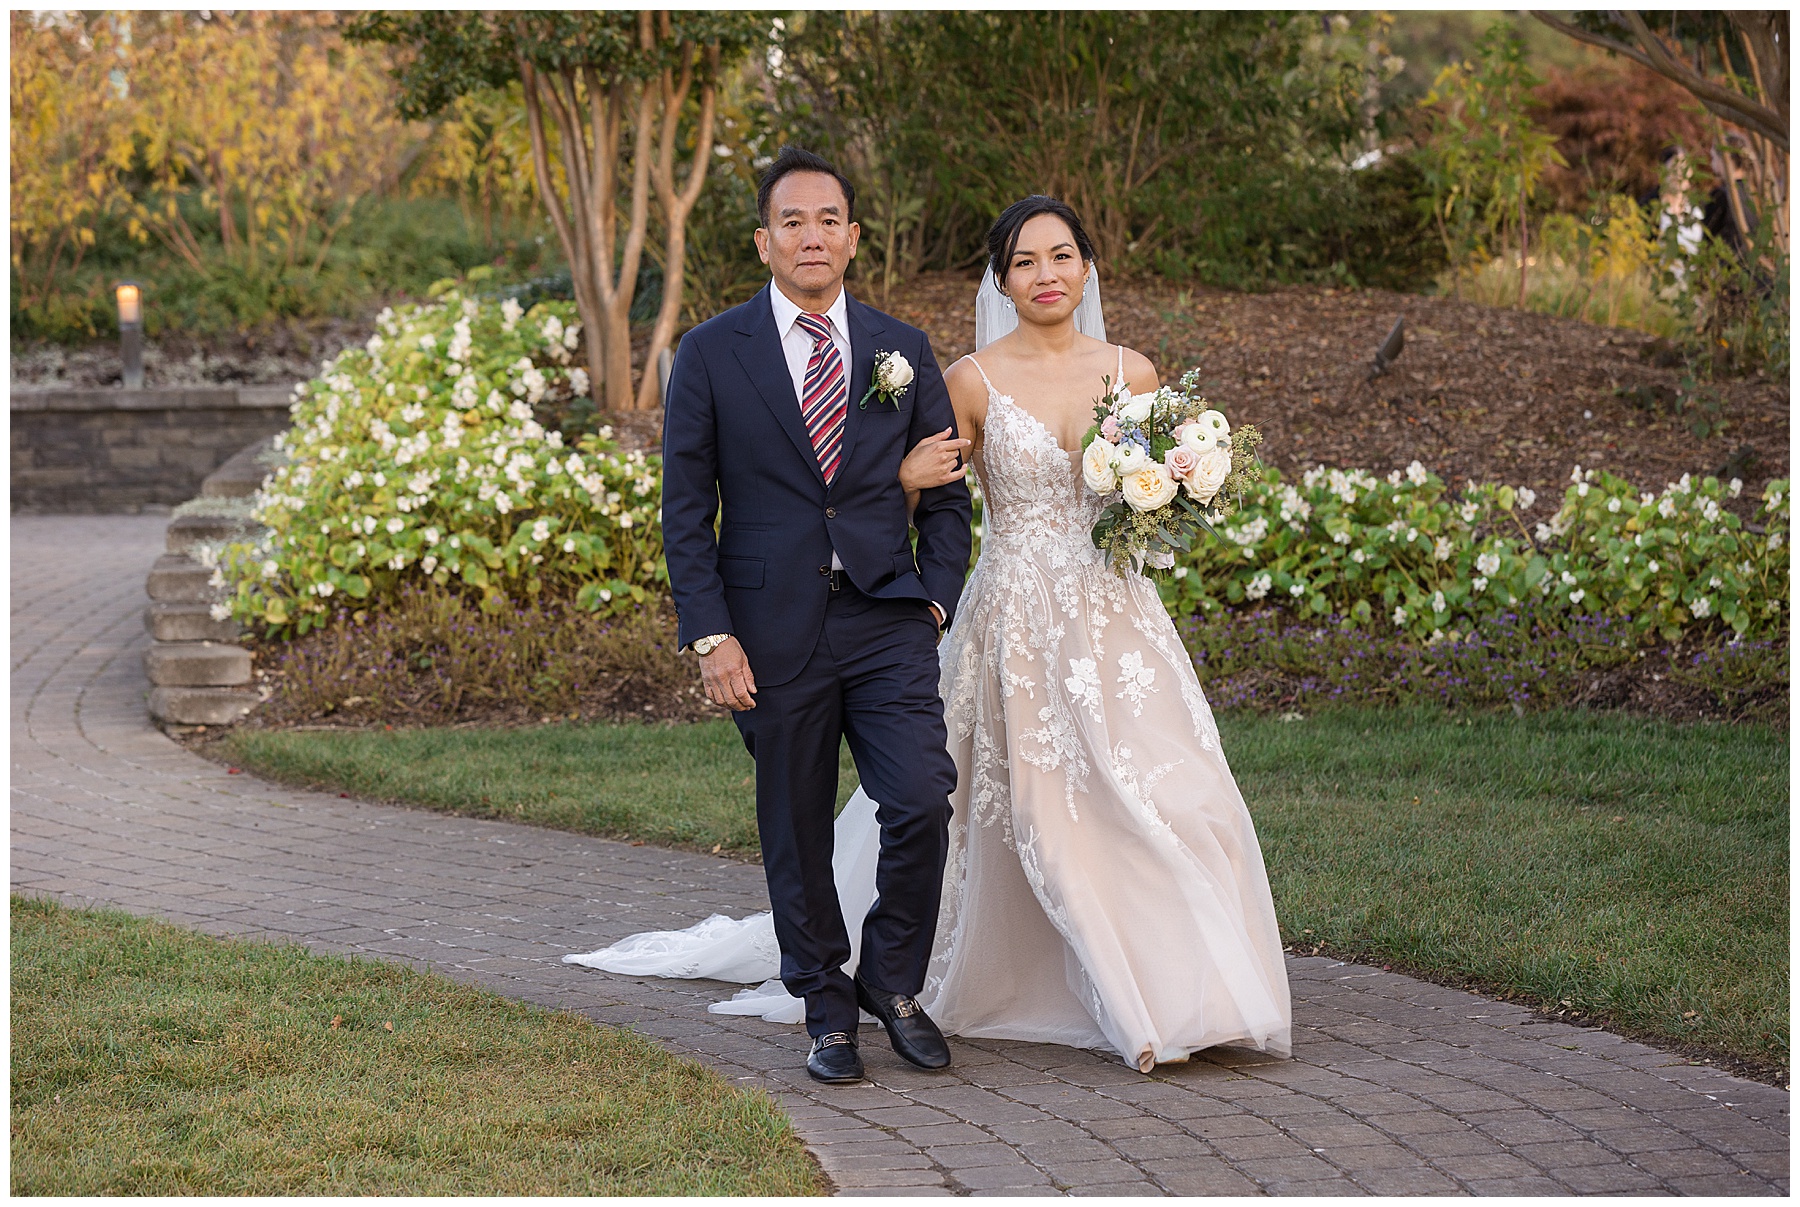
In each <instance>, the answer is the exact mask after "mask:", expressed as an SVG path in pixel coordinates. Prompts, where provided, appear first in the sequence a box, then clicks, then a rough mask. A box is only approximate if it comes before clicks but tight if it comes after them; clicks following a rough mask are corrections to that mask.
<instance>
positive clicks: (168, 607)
mask: <svg viewBox="0 0 1800 1207" xmlns="http://www.w3.org/2000/svg"><path fill="white" fill-rule="evenodd" d="M144 627H145V628H146V629H149V630H150V636H152V637H154V638H155V639H156V640H158V641H236V640H237V635H238V624H237V621H235V620H214V619H213V618H212V605H210V604H204V603H153V604H151V605H150V606H149V607H147V608H145V609H144Z"/></svg>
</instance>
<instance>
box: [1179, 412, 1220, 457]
mask: <svg viewBox="0 0 1800 1207" xmlns="http://www.w3.org/2000/svg"><path fill="white" fill-rule="evenodd" d="M1175 438H1176V439H1177V440H1180V441H1181V446H1182V447H1183V448H1191V449H1193V450H1194V451H1195V452H1197V453H1204V452H1207V451H1208V450H1210V449H1215V448H1229V447H1231V424H1229V423H1227V422H1226V421H1225V416H1223V415H1221V414H1220V413H1219V412H1217V411H1203V412H1201V414H1200V416H1199V418H1197V419H1195V420H1194V421H1193V422H1191V423H1184V424H1182V425H1181V430H1180V431H1179V432H1177V433H1176V437H1175Z"/></svg>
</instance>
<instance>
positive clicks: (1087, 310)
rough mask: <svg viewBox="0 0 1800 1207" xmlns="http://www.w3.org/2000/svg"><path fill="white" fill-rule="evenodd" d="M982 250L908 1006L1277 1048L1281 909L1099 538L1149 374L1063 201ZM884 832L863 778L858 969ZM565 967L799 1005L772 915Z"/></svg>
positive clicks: (1166, 646) (1028, 216)
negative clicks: (1108, 303) (936, 880)
mask: <svg viewBox="0 0 1800 1207" xmlns="http://www.w3.org/2000/svg"><path fill="white" fill-rule="evenodd" d="M989 246H990V250H991V252H992V262H991V269H992V271H991V272H989V273H987V274H984V282H983V286H982V294H983V297H982V298H981V300H980V301H979V302H978V305H977V316H978V321H977V351H978V352H982V353H984V355H983V357H982V360H985V361H987V362H988V363H987V364H986V365H984V364H983V363H982V361H981V360H977V359H976V358H975V357H968V358H965V359H964V360H963V361H959V362H957V363H956V364H955V365H953V366H952V367H951V368H950V370H949V371H948V372H947V373H946V374H945V380H946V382H947V383H948V384H949V386H950V392H951V397H952V401H953V402H954V403H955V404H956V410H957V421H958V424H959V427H960V428H961V430H962V431H963V433H964V434H965V435H969V436H971V437H973V440H974V447H973V449H972V450H971V459H972V461H973V462H974V465H975V467H976V472H977V474H978V475H979V476H980V479H981V483H982V487H983V493H984V498H985V503H984V507H985V514H984V523H985V525H986V531H985V533H984V535H983V539H982V547H981V555H980V557H979V559H978V560H977V562H976V565H975V569H974V572H973V573H972V574H971V575H970V578H969V581H968V585H967V586H966V587H965V589H964V592H963V596H962V602H961V605H960V606H959V608H958V609H957V612H956V619H955V622H954V624H953V625H952V626H951V629H950V631H949V633H948V634H947V635H946V637H945V638H944V641H943V644H942V645H941V646H940V649H939V658H940V666H941V667H942V671H941V676H940V680H939V688H940V691H941V692H942V694H943V698H944V702H945V706H946V707H945V720H946V722H947V724H948V728H949V734H950V752H951V754H952V755H953V756H954V758H955V760H956V767H957V789H956V792H955V794H954V795H953V796H952V798H951V802H952V804H953V806H954V815H953V818H952V821H951V824H950V852H949V859H948V862H947V865H946V869H945V873H944V893H943V904H942V908H941V910H940V913H939V918H938V927H937V935H936V941H935V945H934V948H933V952H932V959H931V965H930V970H929V973H928V976H927V979H926V984H925V988H924V991H923V992H921V993H920V994H919V1003H920V1005H921V1006H923V1007H924V1008H925V1010H926V1011H927V1012H928V1013H929V1014H930V1015H931V1017H932V1018H933V1019H935V1020H936V1022H937V1023H938V1025H939V1027H941V1028H942V1030H943V1031H944V1032H945V1033H946V1034H949V1035H962V1036H969V1037H985V1038H994V1039H1011V1040H1027V1041H1035V1042H1041V1043H1057V1044H1066V1045H1070V1046H1074V1047H1084V1048H1108V1049H1111V1050H1112V1051H1114V1052H1117V1053H1118V1054H1119V1055H1120V1056H1121V1057H1122V1058H1123V1059H1124V1060H1125V1061H1126V1063H1128V1064H1130V1065H1132V1066H1134V1067H1136V1068H1138V1069H1140V1070H1143V1071H1145V1072H1148V1071H1149V1070H1150V1069H1151V1067H1152V1066H1153V1065H1155V1064H1157V1063H1159V1062H1164V1061H1179V1060H1184V1059H1186V1058H1187V1057H1188V1056H1189V1055H1190V1054H1191V1053H1193V1052H1196V1051H1199V1050H1201V1049H1204V1048H1209V1047H1213V1046H1216V1045H1219V1044H1227V1043H1231V1044H1239V1045H1244V1046H1248V1047H1254V1048H1258V1049H1261V1050H1264V1051H1267V1052H1270V1053H1273V1054H1277V1055H1283V1056H1285V1055H1287V1054H1288V1052H1289V1035H1290V1030H1291V1026H1292V1010H1291V1005H1290V1001H1289V996H1288V986H1287V973H1286V969H1285V966H1284V964H1283V959H1282V950H1281V938H1280V934H1279V932H1278V930H1277V927H1276V922H1275V909H1274V904H1273V901H1272V899H1271V897H1270V894H1269V883H1268V876H1267V873H1266V872H1265V870H1264V868H1263V861H1262V853H1261V850H1260V848H1259V847H1258V845H1257V840H1256V831H1255V829H1254V827H1253V825H1252V824H1251V820H1250V814H1249V812H1248V810H1247V809H1246V808H1245V806H1244V800H1243V797H1242V796H1241V795H1240V794H1239V792H1238V788H1237V784H1236V782H1235V781H1234V780H1233V779H1232V775H1231V771H1230V768H1229V767H1227V766H1226V762H1225V755H1224V752H1223V751H1222V750H1221V749H1220V745H1219V733H1218V728H1217V726H1216V725H1215V724H1214V722H1213V716H1212V710H1211V708H1209V707H1208V705H1207V702H1206V698H1205V696H1204V695H1203V694H1202V693H1201V690H1200V683H1199V680H1198V679H1197V677H1196V676H1195V673H1194V666H1193V663H1192V661H1191V660H1190V659H1189V657H1188V656H1187V653H1186V651H1185V650H1184V648H1183V646H1182V644H1181V641H1180V639H1179V638H1178V637H1177V635H1176V632H1175V626H1174V625H1173V624H1172V623H1171V622H1170V620H1169V616H1168V613H1167V612H1166V611H1165V610H1164V608H1163V604H1162V601H1161V599H1160V598H1159V596H1158V594H1157V591H1156V587H1155V585H1154V584H1153V583H1151V582H1150V581H1149V580H1148V579H1146V578H1144V577H1143V576H1142V575H1141V574H1136V573H1130V572H1127V573H1126V574H1124V575H1123V576H1121V575H1120V574H1118V573H1116V572H1115V571H1114V570H1112V569H1111V568H1110V566H1109V565H1108V563H1107V560H1106V558H1105V556H1104V555H1102V554H1101V553H1100V552H1099V551H1098V550H1096V549H1095V548H1094V545H1093V541H1092V539H1091V537H1090V531H1091V529H1092V528H1093V525H1094V522H1095V521H1096V519H1098V517H1099V512H1100V502H1099V499H1098V498H1097V496H1095V495H1094V494H1093V492H1092V491H1090V490H1089V489H1088V488H1087V487H1086V486H1085V485H1084V483H1083V481H1082V478H1081V472H1080V465H1079V449H1078V446H1079V440H1080V437H1081V434H1082V433H1083V432H1085V431H1086V429H1087V426H1088V423H1089V420H1090V419H1091V415H1092V400H1093V399H1094V398H1095V397H1097V396H1098V395H1099V394H1100V393H1101V392H1102V388H1103V387H1102V386H1101V381H1100V379H1101V378H1102V377H1103V376H1111V377H1112V379H1113V380H1114V382H1118V381H1120V380H1126V381H1128V382H1129V383H1130V385H1131V388H1132V389H1133V391H1134V392H1143V391H1146V390H1150V389H1154V388H1155V385H1156V380H1155V372H1154V370H1153V369H1151V368H1150V366H1149V362H1148V361H1146V360H1145V359H1144V358H1143V357H1142V356H1139V355H1138V354H1136V353H1130V354H1129V355H1128V354H1127V353H1126V351H1125V349H1123V348H1119V349H1118V350H1117V351H1116V353H1115V352H1114V350H1113V349H1112V348H1111V347H1110V346H1107V345H1105V344H1104V343H1103V342H1102V341H1103V339H1104V327H1103V325H1102V324H1101V322H1100V308H1099V292H1098V285H1097V283H1096V280H1095V278H1094V276H1093V273H1092V269H1091V265H1092V261H1093V251H1092V248H1091V246H1090V244H1089V242H1088V240H1087V237H1086V235H1085V234H1084V233H1083V232H1082V230H1081V225H1080V221H1079V219H1077V218H1076V216H1075V215H1074V214H1073V212H1072V211H1069V210H1068V208H1067V207H1066V206H1063V205H1062V204H1061V203H1060V202H1054V201H1052V200H1051V199H1049V198H1043V197H1034V198H1027V199H1025V200H1024V201H1021V202H1019V203H1017V204H1015V205H1014V206H1012V207H1011V208H1009V209H1008V210H1007V212H1006V213H1005V214H1003V215H1002V216H1001V218H1000V220H999V221H998V222H996V223H995V228H994V232H993V233H992V234H990V237H989ZM1002 291H1004V292H1002ZM1015 316H1016V317H1015ZM1015 324H1017V329H1016V330H1010V329H1012V328H1013V327H1014V325H1015ZM1009 330H1010V333H1009ZM1090 333H1091V334H1090ZM1095 336H1099V337H1100V338H1098V339H1096V338H1094V337H1095ZM984 337H985V338H984ZM990 341H993V347H992V348H991V349H989V348H987V345H988V344H989V342H990ZM1088 368H1092V370H1093V371H1092V373H1091V374H1087V373H1085V372H1082V370H1085V369H1088ZM990 369H991V370H992V372H993V374H994V375H996V376H998V377H999V379H1000V382H1001V383H1005V384H1009V385H1012V386H1014V388H1015V391H1016V392H1017V394H1018V396H1017V397H1015V396H1014V394H1013V393H1006V392H1002V391H1001V390H1000V389H999V388H998V387H997V383H996V382H995V381H994V380H992V379H990ZM1087 376H1091V377H1092V379H1093V380H1092V381H1091V382H1090V381H1087V380H1086V377H1087ZM1059 433H1060V434H1061V436H1062V438H1061V439H1059ZM945 443H946V444H947V443H948V442H945ZM934 457H935V460H934ZM953 461H954V455H953V452H951V451H947V450H943V449H942V448H941V446H940V448H939V449H934V448H933V446H931V445H921V446H920V449H919V450H918V451H917V452H916V453H915V454H914V456H912V457H909V458H908V462H907V465H906V466H905V467H903V468H902V478H903V480H906V481H907V482H908V484H909V485H913V484H914V479H915V478H919V476H920V474H921V473H923V472H926V471H925V470H924V469H922V468H921V467H925V466H927V465H929V466H931V467H932V468H934V469H938V470H939V471H940V476H938V477H935V478H931V479H928V480H922V481H921V482H920V484H935V482H937V481H942V480H943V477H942V476H941V473H942V472H953V471H951V470H949V469H946V468H944V467H947V466H949V465H951V464H952V463H953ZM879 839H880V832H879V828H878V827H877V825H876V822H875V803H874V801H872V800H871V799H869V797H868V796H866V795H865V794H864V793H863V792H862V791H861V790H860V789H859V790H858V791H857V792H856V794H855V795H854V796H853V797H852V798H851V799H850V802H849V804H847V805H846V806H845V808H844V811H843V812H842V814H840V815H839V817H838V820H837V824H836V831H835V840H836V846H835V856H834V859H833V869H834V872H835V876H836V882H837V890H838V899H839V903H840V905H841V907H842V909H843V912H844V917H845V919H846V921H847V922H848V923H849V925H848V926H847V930H848V932H849V934H850V937H851V942H852V955H851V961H850V964H849V965H848V966H847V967H846V971H854V968H855V964H856V960H857V956H858V953H857V951H856V950H855V945H856V944H857V942H858V936H859V931H860V927H859V926H857V925H856V924H855V923H856V920H857V919H859V918H861V917H862V916H863V914H865V913H866V912H867V911H868V909H869V906H870V905H871V903H872V902H873V901H874V898H875V860H876V854H877V848H878V843H879ZM564 960H565V961H566V962H569V963H576V964H584V965H587V966H589V967H593V968H600V969H604V970H606V971H609V972H615V973H625V974H630V975H637V976H658V977H707V978H713V979H717V980H725V981H739V982H761V984H760V985H758V986H757V987H756V988H754V989H748V990H745V991H743V992H741V993H739V994H738V995H737V996H736V997H735V998H733V999H732V1000H730V1001H725V1002H719V1003H716V1004H714V1005H713V1006H711V1007H710V1009H712V1010H713V1011H716V1012H719V1013H730V1014H757V1015H761V1016H762V1017H764V1018H766V1019H769V1020H771V1021H778V1022H795V1023H797V1022H800V1021H802V1019H803V1017H804V1004H803V1003H802V1002H801V1000H800V999H798V998H794V997H791V996H789V995H788V993H787V991H786V989H784V988H783V987H782V984H781V982H780V981H779V980H777V979H774V978H775V977H776V973H777V969H778V966H779V963H780V952H779V950H778V949H777V947H776V943H775V933H774V927H773V924H772V922H771V918H770V915H769V914H767V913H763V914H756V915H753V916H751V917H748V918H744V919H741V920H737V919H731V918H727V917H725V916H724V915H718V914H715V915H713V916H712V917H710V918H708V919H706V920H705V921H704V922H701V923H699V924H697V925H695V926H693V927H690V928H689V929H687V930H683V931H663V932H654V933H650V934H640V935H633V936H631V937H630V938H627V939H624V940H622V941H621V942H619V943H616V944H614V945H613V946H612V947H609V948H607V949H605V950H603V951H597V952H593V953H591V954H588V955H571V956H565V957H564Z"/></svg>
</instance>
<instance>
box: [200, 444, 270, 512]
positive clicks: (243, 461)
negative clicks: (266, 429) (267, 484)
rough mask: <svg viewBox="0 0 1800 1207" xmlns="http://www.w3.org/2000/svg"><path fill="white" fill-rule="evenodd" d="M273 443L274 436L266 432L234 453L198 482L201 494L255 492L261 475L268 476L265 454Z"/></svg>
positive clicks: (225, 496) (236, 495)
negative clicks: (260, 438) (246, 446)
mask: <svg viewBox="0 0 1800 1207" xmlns="http://www.w3.org/2000/svg"><path fill="white" fill-rule="evenodd" d="M274 443H275V437H273V436H269V437H266V438H264V439H262V440H258V441H257V442H256V443H255V444H252V445H250V446H249V447H248V448H245V449H243V450H242V451H240V452H238V453H236V454H235V455H233V456H232V458H231V459H230V460H229V461H227V462H225V464H223V465H221V466H219V468H217V469H215V470H213V472H212V473H210V474H208V475H207V476H206V480H205V481H204V482H202V483H200V494H201V497H203V498H209V499H247V498H249V497H250V496H251V495H253V494H255V493H256V492H257V490H258V489H259V488H260V487H261V486H262V483H263V479H264V478H266V477H268V476H269V469H270V467H269V466H268V465H266V464H264V454H266V453H267V452H268V451H269V448H270V446H271V445H273V444H274Z"/></svg>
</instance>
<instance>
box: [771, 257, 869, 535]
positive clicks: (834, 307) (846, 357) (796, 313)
mask: <svg viewBox="0 0 1800 1207" xmlns="http://www.w3.org/2000/svg"><path fill="white" fill-rule="evenodd" d="M844 297H845V294H844V287H843V286H842V285H840V286H838V295H837V300H836V301H834V302H832V303H831V305H830V306H827V307H826V308H825V321H826V323H827V324H828V325H829V326H830V328H831V342H832V343H833V344H836V345H837V350H838V356H839V357H840V358H842V360H843V362H844V395H845V397H846V398H848V397H849V394H850V326H849V307H847V306H845V305H844ZM769 308H770V309H771V310H773V311H774V312H775V330H777V331H779V332H780V333H781V354H782V355H783V356H785V357H787V367H788V376H789V377H791V378H793V379H794V400H795V402H799V400H800V399H802V398H805V397H806V366H807V363H808V362H809V361H811V360H812V351H813V337H812V335H811V333H809V332H808V331H807V330H806V328H805V327H802V326H801V325H800V316H801V315H802V314H804V313H809V312H807V311H803V310H801V309H800V307H798V306H796V305H795V304H794V303H793V302H792V301H791V300H790V299H789V298H788V295H787V294H785V293H783V292H781V287H780V286H779V285H776V284H775V283H774V282H772V281H771V282H770V283H769ZM849 459H850V450H849V449H848V448H846V449H845V450H844V460H846V461H848V460H849ZM831 568H832V569H833V570H842V569H843V568H844V563H843V562H841V561H839V560H838V555H837V550H836V549H833V550H832V551H831Z"/></svg>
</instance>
